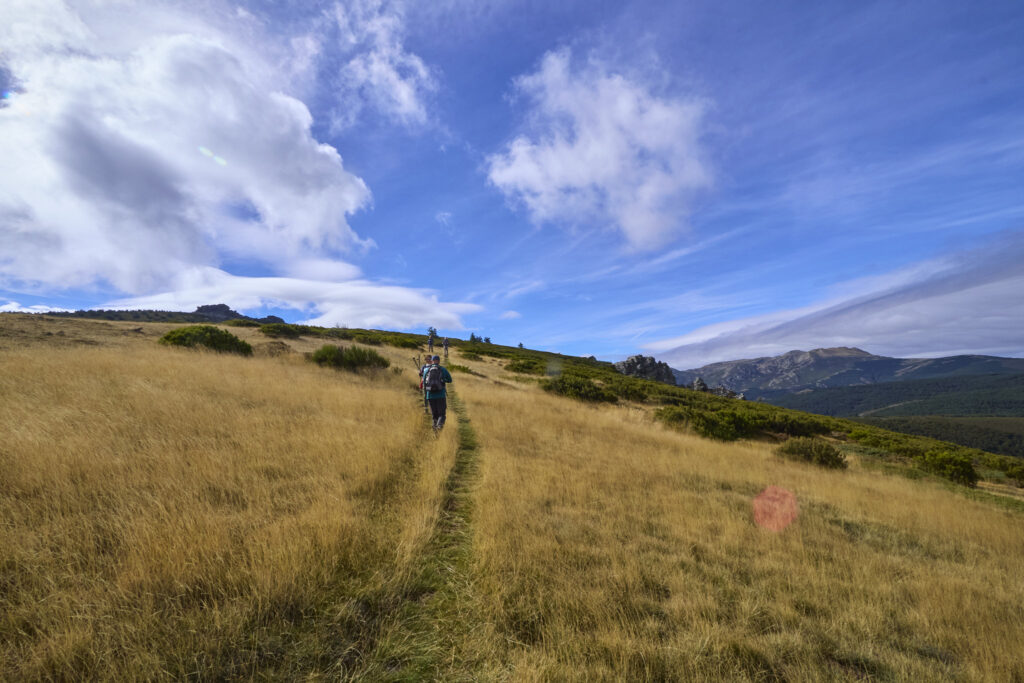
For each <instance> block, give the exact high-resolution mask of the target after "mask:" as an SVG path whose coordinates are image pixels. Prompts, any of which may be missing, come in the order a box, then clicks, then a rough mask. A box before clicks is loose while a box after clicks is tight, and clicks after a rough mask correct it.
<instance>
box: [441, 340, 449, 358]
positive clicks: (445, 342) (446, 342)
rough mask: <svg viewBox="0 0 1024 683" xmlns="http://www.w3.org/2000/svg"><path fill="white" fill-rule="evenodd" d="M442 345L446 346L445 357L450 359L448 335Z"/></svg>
mask: <svg viewBox="0 0 1024 683" xmlns="http://www.w3.org/2000/svg"><path fill="white" fill-rule="evenodd" d="M441 346H443V347H444V359H445V360H448V337H445V338H444V341H443V342H441Z"/></svg>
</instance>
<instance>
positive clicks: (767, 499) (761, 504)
mask: <svg viewBox="0 0 1024 683" xmlns="http://www.w3.org/2000/svg"><path fill="white" fill-rule="evenodd" d="M799 514H800V508H799V506H798V505H797V503H796V496H794V495H793V494H792V493H790V492H789V491H787V490H786V489H782V488H779V487H778V486H769V487H768V488H766V489H765V490H764V491H761V493H759V494H757V497H756V498H754V521H755V522H756V523H757V525H758V526H759V527H761V528H762V529H767V530H768V531H776V532H778V531H782V530H783V529H785V528H786V527H788V526H789V525H790V524H792V523H793V520H795V519H796V518H797V515H799Z"/></svg>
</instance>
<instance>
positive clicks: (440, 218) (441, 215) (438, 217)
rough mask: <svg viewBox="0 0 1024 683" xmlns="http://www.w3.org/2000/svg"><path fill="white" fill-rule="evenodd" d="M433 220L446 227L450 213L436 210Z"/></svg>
mask: <svg viewBox="0 0 1024 683" xmlns="http://www.w3.org/2000/svg"><path fill="white" fill-rule="evenodd" d="M434 220H435V221H437V222H438V223H440V224H441V225H443V226H445V227H448V224H449V223H451V220H452V214H451V212H449V211H438V212H437V213H436V214H435V215H434Z"/></svg>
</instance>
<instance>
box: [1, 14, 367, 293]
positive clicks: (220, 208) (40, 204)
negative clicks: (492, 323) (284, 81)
mask: <svg viewBox="0 0 1024 683" xmlns="http://www.w3.org/2000/svg"><path fill="white" fill-rule="evenodd" d="M135 13H138V18H139V22H138V24H137V25H136V24H133V20H134V19H135V18H136V14H135ZM117 19H118V24H117V25H116V26H114V25H112V24H111V20H110V17H108V16H106V15H104V14H102V13H100V14H98V15H96V16H95V17H93V16H91V15H89V14H88V12H82V13H79V12H77V11H75V10H74V9H72V8H71V7H69V6H67V5H65V4H64V3H62V2H57V1H55V0H52V1H50V2H42V3H41V2H35V1H32V2H14V3H12V4H10V5H7V4H5V9H4V10H2V15H0V44H2V45H4V56H5V59H6V61H7V66H8V68H9V69H10V71H11V73H12V74H13V76H14V77H15V78H17V79H18V81H19V83H20V84H21V86H22V92H19V93H16V94H15V96H14V97H13V98H11V99H12V101H11V103H10V105H9V106H8V107H6V108H5V109H3V110H2V111H0V129H2V131H3V137H4V139H5V140H10V141H12V142H13V141H16V144H10V145H7V146H6V149H5V153H4V154H3V155H2V156H0V188H2V189H0V238H2V241H3V243H4V247H5V249H4V253H3V255H2V256H0V277H2V278H3V281H6V282H30V283H43V284H47V285H52V286H57V287H62V288H68V287H81V286H87V285H91V284H94V283H97V282H102V283H105V284H109V285H112V286H113V287H115V288H117V289H120V290H122V291H125V292H129V293H131V292H139V291H145V290H147V289H153V288H156V287H159V286H161V285H163V284H165V283H166V282H167V281H168V279H169V278H170V277H171V276H173V274H174V273H176V272H177V271H178V270H180V269H181V268H183V267H188V266H190V265H194V264H204V265H213V264H215V263H216V262H217V261H218V259H219V257H220V255H221V254H226V255H229V256H237V257H244V258H250V259H257V260H263V261H265V262H267V263H269V264H282V263H283V264H287V263H289V262H291V261H293V260H301V259H303V258H306V257H308V256H309V255H310V254H312V253H319V252H321V251H324V250H326V251H329V252H338V253H342V252H345V251H349V250H351V249H353V248H360V247H366V246H369V244H370V243H369V242H368V241H367V240H362V239H360V238H359V237H358V236H357V235H356V234H355V232H353V231H352V230H351V228H350V227H349V225H348V223H347V220H346V217H347V216H348V215H349V214H351V213H353V212H355V211H358V210H359V209H360V208H361V207H363V206H364V205H366V204H367V202H368V201H369V191H368V190H367V188H366V185H365V184H364V183H363V181H362V180H361V179H360V178H358V177H356V176H354V175H353V174H351V173H349V172H348V171H346V170H345V168H344V166H343V165H342V161H341V157H340V155H339V154H338V152H337V150H335V149H334V148H332V147H330V146H328V145H324V144H321V143H319V142H318V141H317V140H315V139H314V138H313V137H312V135H311V134H310V125H311V123H312V118H311V116H310V113H309V111H308V110H307V108H306V106H305V105H304V104H303V103H302V102H300V101H298V100H296V99H294V98H292V97H290V96H288V95H285V94H283V93H282V92H280V91H278V90H277V89H276V88H275V87H274V84H273V82H272V80H273V79H272V78H270V73H271V72H270V71H269V67H268V66H267V65H266V64H263V63H261V62H260V60H259V59H258V58H257V57H256V56H254V55H253V54H251V53H249V52H247V51H246V49H245V48H244V47H240V46H238V45H237V44H234V43H233V42H232V41H231V38H230V37H228V36H220V35H219V34H218V33H217V32H216V30H215V29H211V28H210V26H208V25H207V24H204V23H202V21H201V20H196V21H195V24H194V26H192V25H190V24H189V23H188V20H187V19H188V18H187V17H186V18H182V17H177V20H178V24H177V25H174V24H173V22H171V24H172V26H173V29H174V30H173V31H171V32H167V33H164V32H162V31H161V30H159V28H157V27H153V26H152V25H151V23H152V16H151V15H149V14H147V13H146V12H144V11H141V10H140V9H139V8H137V7H136V6H133V5H125V6H124V7H122V8H121V12H120V14H119V16H118V18H117ZM25 27H30V29H31V30H26V28H25ZM189 29H191V30H189ZM115 31H119V32H120V33H119V35H118V37H117V38H116V39H110V40H108V37H109V36H110V35H111V34H112V33H114V32H115Z"/></svg>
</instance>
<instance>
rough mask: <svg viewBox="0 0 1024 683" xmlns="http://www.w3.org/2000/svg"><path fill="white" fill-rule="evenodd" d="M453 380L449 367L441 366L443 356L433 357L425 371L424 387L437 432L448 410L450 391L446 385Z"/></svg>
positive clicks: (442, 424)
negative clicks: (446, 388)
mask: <svg viewBox="0 0 1024 683" xmlns="http://www.w3.org/2000/svg"><path fill="white" fill-rule="evenodd" d="M451 382H452V376H451V374H450V373H449V372H448V370H447V369H445V368H443V367H441V357H440V356H434V357H433V358H431V362H430V366H429V367H427V369H426V370H424V371H423V389H424V391H425V392H426V397H427V403H428V404H429V405H430V414H431V417H432V422H433V426H434V431H435V432H438V431H440V430H441V429H442V428H443V427H444V418H445V413H446V412H447V411H448V392H447V391H446V390H445V386H444V385H445V384H451Z"/></svg>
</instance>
